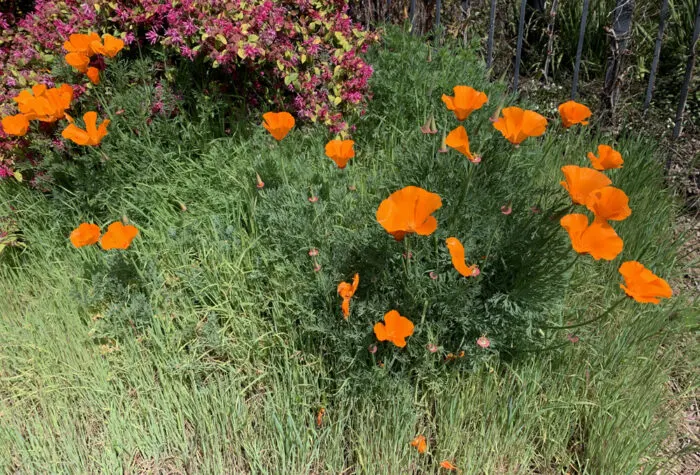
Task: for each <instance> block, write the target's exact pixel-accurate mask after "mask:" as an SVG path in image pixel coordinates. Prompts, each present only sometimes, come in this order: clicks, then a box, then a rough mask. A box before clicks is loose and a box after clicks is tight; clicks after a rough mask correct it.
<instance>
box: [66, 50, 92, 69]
mask: <svg viewBox="0 0 700 475" xmlns="http://www.w3.org/2000/svg"><path fill="white" fill-rule="evenodd" d="M65 60H66V63H68V64H69V65H70V66H73V68H74V69H75V70H76V71H78V72H81V73H84V72H86V71H87V70H88V65H89V64H90V57H89V56H86V55H84V54H83V53H68V54H67V55H66V56H65Z"/></svg>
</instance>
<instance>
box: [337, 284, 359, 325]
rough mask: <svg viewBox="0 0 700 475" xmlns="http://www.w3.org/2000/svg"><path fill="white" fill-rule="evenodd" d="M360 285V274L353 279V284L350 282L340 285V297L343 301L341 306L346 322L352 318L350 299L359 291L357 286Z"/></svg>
mask: <svg viewBox="0 0 700 475" xmlns="http://www.w3.org/2000/svg"><path fill="white" fill-rule="evenodd" d="M358 285H360V274H355V276H354V277H353V278H352V284H350V283H348V282H341V283H339V284H338V295H340V296H341V297H342V299H343V303H342V305H341V307H340V308H341V310H342V311H343V317H344V318H345V320H347V319H348V317H349V316H350V299H351V298H352V296H353V295H355V292H356V291H357V286H358Z"/></svg>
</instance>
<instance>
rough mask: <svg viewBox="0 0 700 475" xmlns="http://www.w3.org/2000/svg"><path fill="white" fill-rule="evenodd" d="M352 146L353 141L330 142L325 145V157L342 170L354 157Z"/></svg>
mask: <svg viewBox="0 0 700 475" xmlns="http://www.w3.org/2000/svg"><path fill="white" fill-rule="evenodd" d="M354 146H355V141H354V140H331V141H330V142H328V143H327V144H326V156H327V157H328V158H330V159H331V160H333V161H334V162H335V164H336V165H338V168H340V169H343V168H345V167H346V166H347V164H348V162H349V161H350V159H351V158H352V157H354V156H355V149H354Z"/></svg>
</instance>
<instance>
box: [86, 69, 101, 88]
mask: <svg viewBox="0 0 700 475" xmlns="http://www.w3.org/2000/svg"><path fill="white" fill-rule="evenodd" d="M85 74H86V75H87V77H88V79H89V80H90V82H91V83H93V84H95V85H97V84H99V83H100V70H99V69H97V68H95V67H92V66H90V67H89V68H87V72H86V73H85Z"/></svg>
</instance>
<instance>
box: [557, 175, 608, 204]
mask: <svg viewBox="0 0 700 475" xmlns="http://www.w3.org/2000/svg"><path fill="white" fill-rule="evenodd" d="M561 171H562V172H563V173H564V178H565V180H566V181H562V182H560V183H561V186H563V187H564V189H565V190H566V191H568V192H569V195H571V200H572V201H573V202H574V203H576V204H580V205H585V204H586V200H587V199H588V195H589V194H590V193H591V192H592V191H595V190H597V189H599V188H603V187H606V186H608V185H610V184H612V181H610V178H608V177H607V176H605V175H603V174H602V173H600V172H599V171H597V170H593V169H592V168H585V167H579V166H576V165H565V166H563V167H561Z"/></svg>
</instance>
